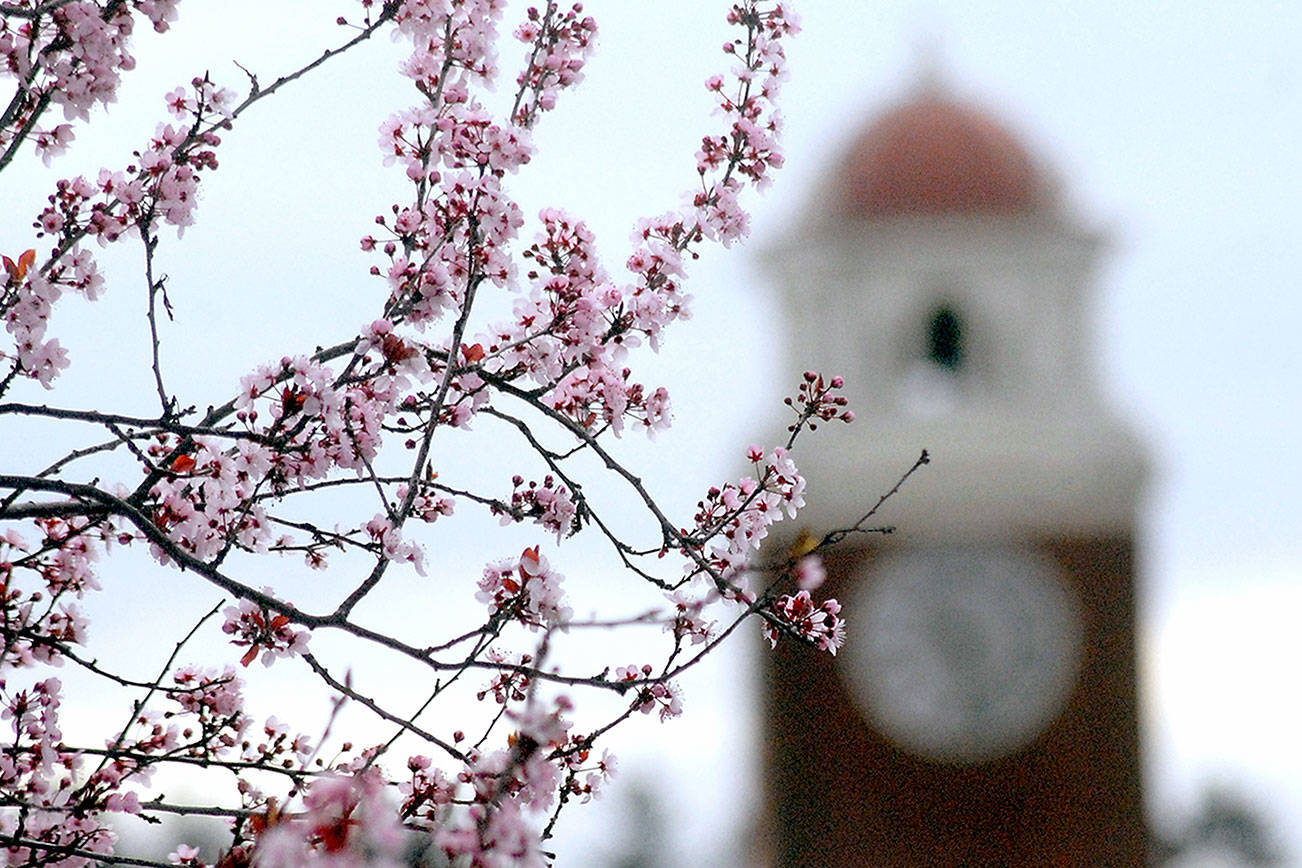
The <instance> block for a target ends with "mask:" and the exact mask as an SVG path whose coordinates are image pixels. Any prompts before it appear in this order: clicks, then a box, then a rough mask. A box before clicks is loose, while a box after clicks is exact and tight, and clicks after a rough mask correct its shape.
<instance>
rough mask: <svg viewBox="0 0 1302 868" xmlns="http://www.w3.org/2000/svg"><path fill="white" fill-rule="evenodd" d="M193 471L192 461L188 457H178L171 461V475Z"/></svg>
mask: <svg viewBox="0 0 1302 868" xmlns="http://www.w3.org/2000/svg"><path fill="white" fill-rule="evenodd" d="M191 470H194V459H193V458H192V457H190V456H189V455H178V456H176V458H175V459H174V460H173V461H172V472H173V473H189V472H190V471H191Z"/></svg>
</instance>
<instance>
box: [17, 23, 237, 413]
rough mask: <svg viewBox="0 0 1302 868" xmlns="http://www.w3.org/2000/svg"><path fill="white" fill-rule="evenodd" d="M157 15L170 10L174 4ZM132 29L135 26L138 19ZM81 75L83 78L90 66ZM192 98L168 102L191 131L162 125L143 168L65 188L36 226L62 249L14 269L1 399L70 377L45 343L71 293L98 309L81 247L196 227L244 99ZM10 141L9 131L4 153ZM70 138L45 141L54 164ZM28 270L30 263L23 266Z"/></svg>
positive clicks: (94, 281)
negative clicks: (29, 384)
mask: <svg viewBox="0 0 1302 868" xmlns="http://www.w3.org/2000/svg"><path fill="white" fill-rule="evenodd" d="M85 6H93V4H87V3H73V4H67V5H64V6H61V7H60V10H69V9H74V8H80V7H85ZM118 8H119V9H124V8H125V7H123V6H119V7H118ZM150 8H151V9H155V10H162V9H163V8H164V4H158V5H156V6H151V7H150ZM167 9H169V10H170V6H168V7H167ZM77 14H81V13H77ZM160 14H161V12H160ZM56 15H57V13H56ZM119 17H120V16H119ZM87 20H92V19H87ZM93 20H96V21H98V20H99V19H98V18H94V19H93ZM125 20H127V21H129V20H130V19H129V16H128V18H127V19H125ZM160 20H164V21H165V20H166V19H160ZM75 65H76V66H77V68H78V69H81V68H82V67H83V66H85V62H84V61H83V62H79V63H78V64H75ZM191 89H192V90H191V92H189V93H188V94H187V92H186V91H185V90H184V89H182V88H178V89H176V90H175V91H173V92H172V94H170V95H169V97H168V106H169V108H170V110H171V111H172V113H173V114H174V115H176V116H177V117H178V118H179V119H181V120H185V121H188V125H172V124H162V123H160V124H159V125H158V128H157V130H156V131H155V133H154V136H153V138H151V139H150V140H149V143H148V144H147V145H146V146H145V147H144V148H142V149H140V150H138V151H136V152H135V153H134V155H133V156H134V157H135V162H134V163H132V164H130V165H128V166H127V167H126V168H125V169H122V170H119V171H111V170H109V169H101V170H100V172H99V174H98V176H97V178H96V179H95V180H94V181H93V182H92V181H90V180H87V179H86V178H85V177H84V176H77V177H75V178H68V179H63V180H60V181H59V182H58V184H57V185H56V188H55V192H54V193H52V194H50V196H49V197H48V200H47V201H48V203H49V204H48V205H47V206H46V207H45V208H44V209H43V210H42V211H41V213H40V214H39V215H38V216H37V219H36V221H35V224H34V225H35V228H36V229H37V230H38V231H37V238H43V237H48V238H50V239H53V241H54V242H55V247H54V249H53V250H52V252H51V253H50V255H49V258H48V260H47V261H45V262H43V263H42V264H41V265H39V266H37V267H32V266H33V262H34V259H35V249H33V250H32V251H29V252H28V253H24V254H23V256H24V257H27V256H29V254H30V258H29V259H28V260H27V262H26V265H25V266H23V267H15V268H12V269H6V274H5V275H4V278H3V280H4V282H3V284H0V315H3V317H4V322H5V329H6V330H7V331H8V332H9V334H10V336H11V337H12V339H13V349H12V350H11V351H3V350H0V359H8V360H9V361H10V363H11V365H12V368H11V373H10V375H9V377H7V378H5V379H4V380H0V392H3V390H4V387H5V386H7V384H8V382H9V381H10V380H11V379H12V378H13V376H15V375H17V374H21V375H23V376H26V377H29V378H32V379H35V380H37V381H38V382H39V383H40V384H41V385H42V386H44V387H46V388H47V389H48V388H50V387H51V385H52V383H53V381H54V379H55V377H57V376H58V374H59V373H60V372H61V371H62V370H63V369H65V368H67V366H68V364H69V361H68V357H67V353H66V352H65V351H64V349H63V348H62V347H61V346H60V345H59V341H58V339H57V338H55V339H50V340H46V338H45V333H46V330H47V327H48V323H49V319H50V316H51V313H52V311H53V308H54V305H55V303H56V302H57V301H58V300H59V298H60V297H61V296H62V295H63V293H64V292H65V291H68V290H72V291H74V292H77V293H80V294H81V295H83V296H85V298H86V299H87V300H88V301H94V300H95V299H96V298H98V297H99V294H100V292H101V291H102V289H103V285H104V280H103V277H102V276H101V275H100V273H99V269H98V267H97V266H96V264H95V261H94V259H93V257H92V256H91V255H90V253H89V252H88V251H86V250H85V249H84V248H82V247H81V246H80V242H81V241H83V240H84V239H86V238H94V239H95V240H96V241H98V242H99V243H100V244H101V245H105V244H108V243H111V242H114V241H117V240H118V239H119V238H121V237H123V236H124V235H131V234H137V235H142V236H144V237H146V239H148V237H150V236H152V235H153V233H154V232H156V231H157V229H158V226H159V225H160V223H165V224H168V225H171V226H175V227H176V228H177V231H178V233H180V232H182V231H184V229H185V227H186V226H189V225H191V224H192V223H193V222H194V208H195V205H196V203H197V190H198V184H199V177H200V173H201V172H203V171H204V170H205V169H215V168H216V167H217V157H216V153H215V152H214V150H213V148H215V147H216V146H217V145H219V144H220V142H221V139H220V137H219V136H218V135H217V133H216V132H215V128H216V127H217V125H219V124H220V123H222V122H223V121H224V120H225V119H226V118H227V117H228V116H229V114H230V104H231V101H232V100H233V97H234V95H233V94H232V93H231V92H230V91H228V90H226V89H224V88H219V87H216V86H215V85H213V83H212V82H211V81H210V80H209V79H208V78H207V77H205V78H201V79H200V78H196V79H194V80H193V82H192V83H191ZM15 99H17V97H15ZM2 135H3V131H2V130H0V144H3V138H2ZM70 138H71V131H70V127H68V125H66V124H64V125H60V127H59V128H58V129H57V130H56V131H55V132H54V133H51V134H49V135H45V134H38V135H37V137H36V141H37V145H38V148H40V149H41V150H42V151H43V155H44V156H45V158H46V159H47V161H48V159H49V158H50V157H51V156H53V155H54V154H55V151H56V150H58V148H56V147H55V146H56V145H59V146H60V147H61V146H62V145H63V144H66V143H67V142H68V141H69V140H70ZM147 243H148V242H147ZM7 258H8V257H6V259H7ZM18 261H19V263H22V262H23V258H22V257H20V258H19V260H18Z"/></svg>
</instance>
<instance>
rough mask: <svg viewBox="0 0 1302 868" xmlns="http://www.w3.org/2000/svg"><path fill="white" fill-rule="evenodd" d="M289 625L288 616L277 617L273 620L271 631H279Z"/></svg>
mask: <svg viewBox="0 0 1302 868" xmlns="http://www.w3.org/2000/svg"><path fill="white" fill-rule="evenodd" d="M288 623H289V616H288V615H277V616H276V617H274V618H272V619H271V629H273V630H279V629H280V628H281V627H283V626H285V625H286V624H288Z"/></svg>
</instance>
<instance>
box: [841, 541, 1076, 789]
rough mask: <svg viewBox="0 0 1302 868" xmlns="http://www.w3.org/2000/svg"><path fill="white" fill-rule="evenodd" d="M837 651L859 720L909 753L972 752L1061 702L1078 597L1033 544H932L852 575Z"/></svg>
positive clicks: (1004, 748)
mask: <svg viewBox="0 0 1302 868" xmlns="http://www.w3.org/2000/svg"><path fill="white" fill-rule="evenodd" d="M848 614H849V616H850V620H849V621H848V622H847V630H848V634H847V637H846V643H845V649H844V651H843V652H842V654H841V656H839V657H838V658H837V659H838V662H839V665H840V668H841V675H842V679H843V680H844V681H845V682H847V684H848V686H849V688H850V691H851V694H852V695H853V696H854V697H855V699H856V701H857V702H858V703H859V705H860V707H861V708H862V710H863V711H864V713H865V714H866V715H867V716H868V718H869V720H870V721H871V722H872V723H873V724H874V726H876V728H877V729H879V730H880V731H881V732H882V733H883V734H884V735H886V736H887V737H889V738H890V739H892V740H893V741H894V742H895V743H896V744H898V745H899V746H900V747H903V748H905V749H907V750H909V751H911V752H912V753H914V754H917V755H918V756H921V757H924V758H926V759H931V760H938V761H948V762H960V763H971V762H983V761H986V760H992V759H996V758H998V757H1001V756H1004V755H1006V754H1008V753H1011V752H1013V751H1015V750H1018V749H1019V748H1021V747H1024V746H1025V745H1027V744H1028V743H1030V742H1031V741H1032V740H1034V739H1035V737H1036V736H1038V735H1039V734H1040V732H1042V731H1043V730H1044V728H1045V727H1046V726H1048V724H1049V723H1050V722H1052V720H1053V719H1054V717H1056V716H1057V714H1058V712H1059V711H1061V710H1062V706H1063V704H1064V703H1065V702H1066V700H1067V697H1068V695H1069V694H1070V692H1071V687H1072V684H1073V683H1074V681H1075V678H1076V671H1077V668H1078V660H1079V654H1080V643H1081V635H1080V618H1079V612H1078V605H1077V602H1076V599H1075V597H1074V595H1073V594H1072V592H1071V591H1070V590H1069V588H1068V587H1067V585H1066V584H1065V582H1064V581H1063V579H1062V578H1061V576H1060V575H1059V574H1058V572H1057V570H1056V568H1055V567H1054V565H1053V564H1052V563H1051V562H1050V561H1049V560H1048V559H1047V558H1046V557H1045V556H1044V555H1042V554H1040V553H1039V552H1036V551H1034V550H1028V549H1021V548H1011V547H1006V548H1005V547H984V548H935V549H924V550H913V551H901V552H897V553H892V554H889V555H885V556H883V557H882V558H881V559H880V561H877V562H875V563H874V564H873V566H872V568H871V570H868V569H865V570H864V571H863V572H861V574H860V575H859V576H858V577H857V581H856V586H855V590H854V591H852V606H851V607H850V608H849V610H848Z"/></svg>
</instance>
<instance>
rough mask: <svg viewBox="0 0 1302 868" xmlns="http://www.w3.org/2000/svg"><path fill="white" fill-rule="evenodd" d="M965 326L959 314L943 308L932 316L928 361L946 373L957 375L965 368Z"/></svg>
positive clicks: (928, 341) (928, 332) (928, 334)
mask: <svg viewBox="0 0 1302 868" xmlns="http://www.w3.org/2000/svg"><path fill="white" fill-rule="evenodd" d="M965 356H966V349H965V347H964V346H963V324H962V322H961V321H960V320H959V318H958V314H956V313H954V311H952V310H950V309H949V308H948V307H942V308H941V309H940V310H938V311H936V312H935V313H934V314H932V317H931V322H930V324H928V326H927V360H928V361H929V362H931V363H932V364H934V365H936V366H937V367H940V368H942V369H944V370H946V371H950V372H953V373H957V372H958V371H959V369H961V368H962V367H963V362H964V361H965Z"/></svg>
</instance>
